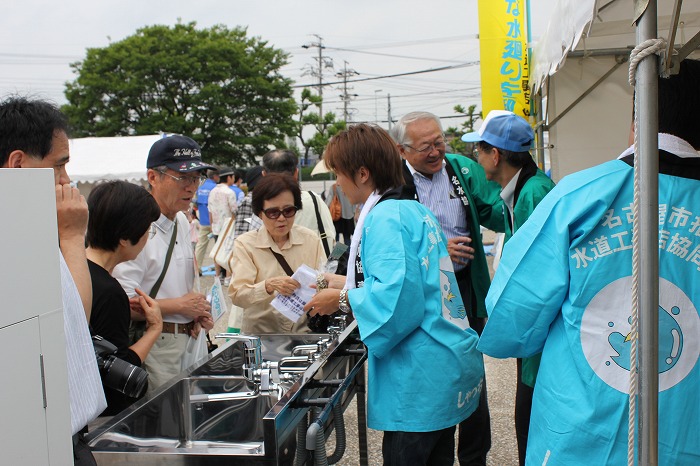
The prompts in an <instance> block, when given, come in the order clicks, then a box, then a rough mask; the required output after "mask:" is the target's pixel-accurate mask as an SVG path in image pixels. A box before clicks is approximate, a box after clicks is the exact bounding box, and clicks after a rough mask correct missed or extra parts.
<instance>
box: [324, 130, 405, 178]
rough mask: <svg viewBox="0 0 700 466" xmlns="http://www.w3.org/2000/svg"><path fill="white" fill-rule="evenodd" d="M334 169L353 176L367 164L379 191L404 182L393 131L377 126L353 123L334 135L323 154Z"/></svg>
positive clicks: (350, 176) (328, 164)
mask: <svg viewBox="0 0 700 466" xmlns="http://www.w3.org/2000/svg"><path fill="white" fill-rule="evenodd" d="M323 159H324V160H325V161H326V165H327V166H328V167H329V168H330V169H331V170H333V171H335V172H339V173H342V174H344V175H346V176H348V177H349V178H353V176H354V175H355V173H357V171H358V170H359V169H360V167H366V168H367V169H368V170H369V172H370V176H371V177H372V182H373V183H374V187H375V188H376V189H377V190H378V191H379V192H384V191H386V190H388V189H392V188H396V187H399V186H402V185H403V184H404V178H403V165H402V163H401V154H399V149H398V147H396V143H394V141H393V140H392V139H391V137H390V136H389V134H388V133H387V132H386V131H384V130H383V129H382V128H380V127H379V126H376V125H368V124H365V123H361V124H358V125H353V126H351V127H349V128H348V129H346V130H345V131H341V132H340V133H338V134H336V135H335V136H333V138H332V139H331V140H330V141H329V142H328V145H327V146H326V150H325V152H324V153H323Z"/></svg>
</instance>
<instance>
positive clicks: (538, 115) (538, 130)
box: [535, 92, 544, 171]
mask: <svg viewBox="0 0 700 466" xmlns="http://www.w3.org/2000/svg"><path fill="white" fill-rule="evenodd" d="M535 119H536V120H537V121H544V115H543V114H542V92H538V93H537V94H535ZM535 136H536V137H535V141H537V144H536V145H535V154H536V156H535V159H536V162H537V166H538V167H540V170H542V171H544V147H543V146H544V126H543V125H541V124H538V125H536V127H535Z"/></svg>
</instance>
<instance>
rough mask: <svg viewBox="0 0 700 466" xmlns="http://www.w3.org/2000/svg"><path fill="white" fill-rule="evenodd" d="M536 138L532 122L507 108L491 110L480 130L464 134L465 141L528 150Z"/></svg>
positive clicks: (512, 149) (514, 149) (519, 150)
mask: <svg viewBox="0 0 700 466" xmlns="http://www.w3.org/2000/svg"><path fill="white" fill-rule="evenodd" d="M534 140H535V133H534V132H533V131H532V127H531V126H530V124H529V123H528V122H527V121H526V120H525V119H524V118H522V117H519V116H518V115H516V114H515V113H513V112H508V111H506V110H491V111H490V112H489V114H488V115H486V118H485V119H484V122H483V124H482V125H481V127H480V128H479V130H478V131H474V132H472V133H467V134H465V135H464V136H462V141H464V142H480V141H484V142H486V143H488V144H491V145H492V146H493V147H498V148H499V149H504V150H509V151H511V152H527V151H529V150H530V148H531V147H532V141H534Z"/></svg>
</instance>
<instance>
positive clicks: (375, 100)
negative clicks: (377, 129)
mask: <svg viewBox="0 0 700 466" xmlns="http://www.w3.org/2000/svg"><path fill="white" fill-rule="evenodd" d="M379 92H382V90H381V89H375V90H374V124H375V125H378V124H379V113H377V108H379V107H378V105H377V102H378V99H377V98H378V97H379V94H378V93H379Z"/></svg>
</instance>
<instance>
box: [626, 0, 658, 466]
mask: <svg viewBox="0 0 700 466" xmlns="http://www.w3.org/2000/svg"><path fill="white" fill-rule="evenodd" d="M656 15H657V5H656V0H650V1H649V3H648V6H647V8H646V10H645V11H644V13H643V14H642V16H641V17H640V19H639V21H638V23H637V43H638V44H641V43H642V42H644V41H645V40H648V39H655V38H656V37H657V17H656ZM658 72H659V66H658V57H657V56H656V55H651V56H649V57H647V58H645V59H644V60H642V61H641V62H640V63H639V66H638V68H637V85H636V89H635V92H636V96H637V97H636V98H637V99H638V106H637V108H638V114H637V115H636V118H637V121H638V125H637V127H638V131H639V134H638V135H637V136H638V139H639V152H640V153H639V154H638V158H637V160H638V163H637V169H638V170H640V172H639V175H640V178H639V180H640V181H639V196H640V205H639V219H637V220H638V221H639V222H640V223H639V226H640V228H639V231H640V233H639V239H638V241H639V250H640V256H639V280H638V290H639V291H638V302H639V381H640V391H639V418H638V423H639V429H638V431H639V440H638V458H639V464H642V465H656V464H658V416H659V411H658V397H659V367H658V365H659V362H658V361H659V360H658V352H659V350H658V345H659V317H658V312H659V252H658V251H659V241H658V236H659V180H658V173H659V145H658V130H659V118H658ZM630 367H631V369H633V368H634V361H632V364H631V366H630Z"/></svg>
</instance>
